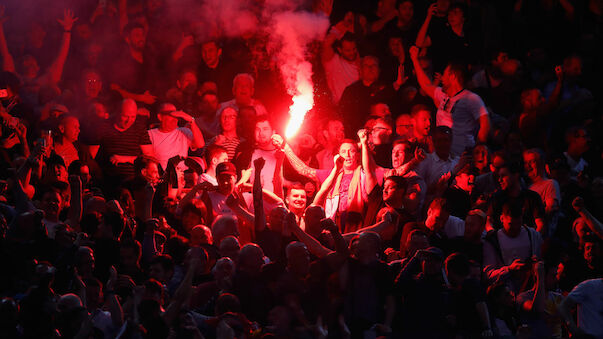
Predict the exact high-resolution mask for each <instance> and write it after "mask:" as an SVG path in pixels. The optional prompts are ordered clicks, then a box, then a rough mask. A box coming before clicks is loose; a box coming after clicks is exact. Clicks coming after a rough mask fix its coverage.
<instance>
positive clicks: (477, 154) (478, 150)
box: [473, 144, 490, 173]
mask: <svg viewBox="0 0 603 339" xmlns="http://www.w3.org/2000/svg"><path fill="white" fill-rule="evenodd" d="M489 163H490V153H489V150H488V146H486V145H484V144H479V145H476V146H475V147H474V148H473V166H475V168H477V169H478V171H479V172H480V173H483V172H486V171H487V167H488V165H489Z"/></svg>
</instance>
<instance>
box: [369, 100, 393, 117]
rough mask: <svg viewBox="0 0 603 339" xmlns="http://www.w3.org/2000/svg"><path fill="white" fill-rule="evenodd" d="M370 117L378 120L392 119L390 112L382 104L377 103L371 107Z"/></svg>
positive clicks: (387, 107)
mask: <svg viewBox="0 0 603 339" xmlns="http://www.w3.org/2000/svg"><path fill="white" fill-rule="evenodd" d="M371 116H375V117H379V118H387V119H391V118H392V112H391V111H390V109H389V106H387V104H386V103H384V102H377V103H374V104H372V105H371Z"/></svg>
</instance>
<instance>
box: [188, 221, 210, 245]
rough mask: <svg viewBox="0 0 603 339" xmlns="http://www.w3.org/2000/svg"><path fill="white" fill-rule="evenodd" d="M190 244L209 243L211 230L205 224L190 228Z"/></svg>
mask: <svg viewBox="0 0 603 339" xmlns="http://www.w3.org/2000/svg"><path fill="white" fill-rule="evenodd" d="M190 234H191V243H190V244H191V246H201V245H211V244H213V237H212V235H211V230H210V229H209V227H207V226H205V225H196V226H194V227H193V228H192V229H191V232H190Z"/></svg>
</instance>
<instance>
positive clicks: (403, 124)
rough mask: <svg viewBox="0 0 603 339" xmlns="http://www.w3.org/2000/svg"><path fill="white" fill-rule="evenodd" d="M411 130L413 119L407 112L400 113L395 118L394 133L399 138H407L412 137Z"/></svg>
mask: <svg viewBox="0 0 603 339" xmlns="http://www.w3.org/2000/svg"><path fill="white" fill-rule="evenodd" d="M412 132H413V121H412V118H411V116H410V115H409V114H400V115H399V116H398V118H396V134H398V135H399V136H400V138H401V139H408V138H410V137H412Z"/></svg>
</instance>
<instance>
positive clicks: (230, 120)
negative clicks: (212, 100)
mask: <svg viewBox="0 0 603 339" xmlns="http://www.w3.org/2000/svg"><path fill="white" fill-rule="evenodd" d="M238 116H239V113H238V112H237V110H236V109H234V108H232V107H226V108H224V109H223V110H222V113H220V128H221V129H222V133H224V132H234V133H236V132H237V117H238Z"/></svg>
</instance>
